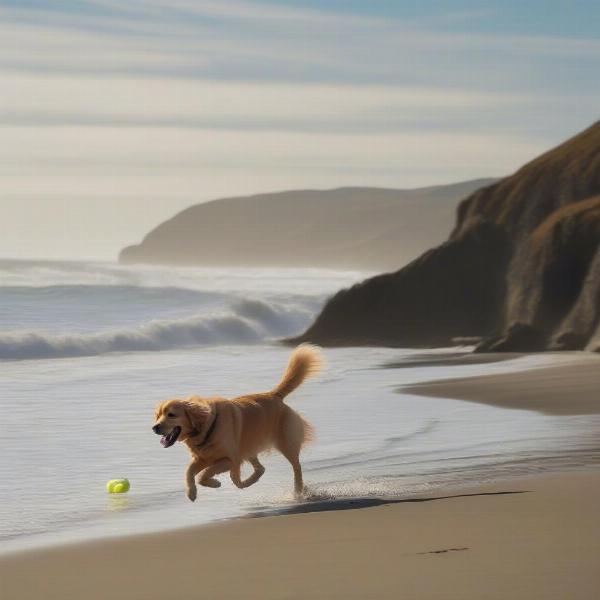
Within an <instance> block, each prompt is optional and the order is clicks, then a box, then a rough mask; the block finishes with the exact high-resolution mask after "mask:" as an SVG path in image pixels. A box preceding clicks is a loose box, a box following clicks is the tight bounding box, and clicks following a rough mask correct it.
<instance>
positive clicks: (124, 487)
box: [106, 479, 131, 494]
mask: <svg viewBox="0 0 600 600" xmlns="http://www.w3.org/2000/svg"><path fill="white" fill-rule="evenodd" d="M130 487H131V486H130V484H129V479H111V480H110V481H109V482H107V484H106V491H107V492H108V493H109V494H124V493H125V492H128V491H129V488H130Z"/></svg>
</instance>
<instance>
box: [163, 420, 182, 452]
mask: <svg viewBox="0 0 600 600" xmlns="http://www.w3.org/2000/svg"><path fill="white" fill-rule="evenodd" d="M180 433H181V427H179V425H177V427H173V429H172V430H171V433H168V434H167V435H163V436H162V437H161V438H160V443H161V444H162V447H163V448H169V446H172V445H173V444H174V443H175V442H176V441H177V438H178V437H179V434H180Z"/></svg>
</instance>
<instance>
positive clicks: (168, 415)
mask: <svg viewBox="0 0 600 600" xmlns="http://www.w3.org/2000/svg"><path fill="white" fill-rule="evenodd" d="M175 416H177V415H176V414H175V413H167V417H171V418H173V417H175Z"/></svg>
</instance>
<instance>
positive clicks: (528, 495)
mask: <svg viewBox="0 0 600 600" xmlns="http://www.w3.org/2000/svg"><path fill="white" fill-rule="evenodd" d="M498 492H502V493H498ZM511 492H522V493H511ZM465 493H467V492H464V491H462V492H457V495H454V494H449V497H445V498H430V499H428V500H425V501H418V500H417V499H414V500H413V501H404V502H402V501H401V502H398V501H396V502H395V503H393V502H392V503H389V504H383V505H381V506H377V507H368V508H359V509H354V510H337V511H335V510H334V511H330V512H315V513H310V514H297V515H288V516H275V517H266V518H258V519H242V520H237V521H231V522H228V523H222V524H217V525H212V526H205V527H196V528H190V529H188V530H185V531H176V532H171V533H162V534H152V535H144V536H136V537H131V538H126V539H119V540H105V541H100V542H93V543H87V544H80V545H73V546H65V547H62V548H60V547H59V548H54V549H50V550H44V551H29V552H24V553H21V554H13V555H9V556H6V557H3V558H2V559H0V576H1V577H2V589H1V592H2V593H1V597H2V600H15V599H17V598H18V599H23V600H28V599H34V598H36V599H37V598H44V599H54V598H56V599H59V598H60V599H61V600H67V599H70V598H77V599H81V600H83V599H85V600H94V599H103V600H108V599H111V600H119V599H121V598H123V599H125V598H129V599H145V600H152V599H154V598H156V599H160V600H166V599H179V598H211V599H218V598H239V599H247V600H252V599H256V600H258V599H260V600H267V599H271V598H273V599H274V598H290V599H291V598H298V599H304V598H327V599H329V598H359V599H361V600H370V599H379V598H390V599H392V598H393V599H397V598H404V599H420V600H426V599H429V598H436V599H444V600H452V599H456V600H459V599H460V600H469V599H473V600H482V599H491V598H498V599H502V600H506V599H511V600H519V599H523V600H535V599H545V600H550V599H556V600H567V599H568V600H578V599H587V600H592V599H596V598H598V597H600V569H599V568H598V566H599V561H598V559H599V557H600V510H599V508H598V507H599V506H600V472H598V471H596V472H587V473H579V474H563V475H558V476H546V477H538V478H533V479H521V480H518V481H512V482H507V483H503V484H496V485H493V486H487V487H481V488H479V489H477V490H471V491H470V493H471V494H473V495H464V494H465ZM348 506H350V505H348V504H345V505H342V506H341V507H340V508H344V507H345V508H348Z"/></svg>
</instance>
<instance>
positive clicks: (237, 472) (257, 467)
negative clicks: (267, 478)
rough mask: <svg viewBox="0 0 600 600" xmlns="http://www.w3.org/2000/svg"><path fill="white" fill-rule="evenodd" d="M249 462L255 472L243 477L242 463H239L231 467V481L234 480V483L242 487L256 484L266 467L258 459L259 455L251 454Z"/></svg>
mask: <svg viewBox="0 0 600 600" xmlns="http://www.w3.org/2000/svg"><path fill="white" fill-rule="evenodd" d="M248 462H249V463H250V464H251V465H252V466H253V467H254V473H252V475H250V477H248V478H246V479H242V476H241V465H240V464H237V465H235V466H233V467H232V468H231V481H233V483H234V485H236V486H237V487H239V488H240V489H243V488H247V487H250V486H251V485H253V484H255V483H256V482H257V481H258V480H259V479H260V478H261V477H262V476H263V474H264V472H265V468H264V467H263V466H262V464H261V462H260V461H259V460H258V457H256V456H251V457H250V458H249V459H248Z"/></svg>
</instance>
